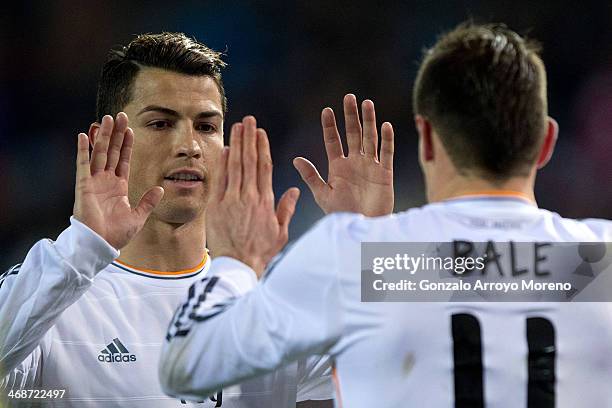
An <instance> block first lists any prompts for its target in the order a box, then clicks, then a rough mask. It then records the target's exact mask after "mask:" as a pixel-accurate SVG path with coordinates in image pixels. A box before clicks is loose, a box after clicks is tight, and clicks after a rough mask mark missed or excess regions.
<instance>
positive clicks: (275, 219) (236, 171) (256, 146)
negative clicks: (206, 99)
mask: <svg viewBox="0 0 612 408" xmlns="http://www.w3.org/2000/svg"><path fill="white" fill-rule="evenodd" d="M299 193H300V191H299V190H298V189H297V188H295V187H294V188H290V189H289V190H287V191H286V192H285V194H283V196H282V197H281V199H280V200H279V202H278V206H277V207H276V210H275V209H274V192H273V190H272V157H271V155H270V144H269V142H268V136H267V135H266V132H265V130H263V129H257V124H256V121H255V118H254V117H252V116H247V117H245V118H244V120H243V121H242V123H236V124H234V125H233V126H232V130H231V136H230V147H229V149H228V148H225V150H224V151H223V156H222V158H221V160H220V163H219V164H218V166H217V168H216V171H215V176H214V178H213V181H212V185H211V194H210V199H209V201H208V205H207V212H206V238H207V246H208V248H209V249H210V251H211V254H212V255H213V256H214V257H217V256H230V257H232V258H236V259H238V260H240V261H242V262H244V263H246V264H247V265H249V266H250V267H251V268H253V270H255V272H256V273H257V276H258V277H261V275H262V273H263V271H264V268H265V266H266V265H267V264H268V262H270V260H271V259H272V258H273V257H274V256H275V255H276V254H277V253H278V252H279V251H280V250H281V249H282V248H283V247H284V246H285V244H286V243H287V239H288V228H289V222H290V221H291V218H292V216H293V213H294V211H295V205H296V203H297V200H298V197H299Z"/></svg>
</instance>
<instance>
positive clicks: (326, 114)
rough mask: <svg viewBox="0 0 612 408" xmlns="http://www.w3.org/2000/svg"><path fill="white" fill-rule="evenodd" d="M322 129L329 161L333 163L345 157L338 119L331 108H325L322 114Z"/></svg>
mask: <svg viewBox="0 0 612 408" xmlns="http://www.w3.org/2000/svg"><path fill="white" fill-rule="evenodd" d="M321 127H322V128H323V142H324V143H325V151H326V152H327V160H328V161H329V162H331V161H333V160H334V159H337V158H338V157H343V156H344V152H343V151H342V141H341V140H340V133H339V132H338V127H337V126H336V117H335V115H334V111H333V110H332V109H331V108H325V109H323V111H322V112H321Z"/></svg>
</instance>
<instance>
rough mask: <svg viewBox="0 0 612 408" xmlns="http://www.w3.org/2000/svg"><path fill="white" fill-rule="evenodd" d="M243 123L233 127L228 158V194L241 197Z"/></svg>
mask: <svg viewBox="0 0 612 408" xmlns="http://www.w3.org/2000/svg"><path fill="white" fill-rule="evenodd" d="M243 130H244V126H243V125H242V123H236V124H234V126H232V131H231V134H230V148H229V156H228V158H227V189H226V194H231V195H235V196H237V197H240V187H241V185H242V132H243Z"/></svg>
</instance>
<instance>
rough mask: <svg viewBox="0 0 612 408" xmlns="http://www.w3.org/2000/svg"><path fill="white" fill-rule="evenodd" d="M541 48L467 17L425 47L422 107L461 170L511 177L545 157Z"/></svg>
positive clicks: (418, 108)
mask: <svg viewBox="0 0 612 408" xmlns="http://www.w3.org/2000/svg"><path fill="white" fill-rule="evenodd" d="M539 50H540V47H539V45H538V44H536V43H534V42H533V41H530V40H526V39H524V38H522V37H521V36H519V35H518V34H517V33H515V32H514V31H512V30H510V29H508V28H507V27H506V26H504V25H502V24H488V25H476V24H473V23H463V24H461V25H459V26H458V27H456V28H455V29H453V30H452V31H450V32H448V33H446V34H444V35H442V36H441V37H440V38H439V39H438V41H437V42H436V44H435V45H434V46H433V47H432V48H430V49H428V50H426V51H425V56H424V58H423V61H422V63H421V66H420V68H419V72H418V75H417V79H416V82H415V86H414V91H413V106H414V110H415V113H417V114H420V115H423V116H424V117H426V118H427V119H428V120H429V121H430V122H431V124H432V127H433V128H434V129H435V130H436V132H437V133H438V134H439V135H440V138H441V140H442V144H443V145H444V147H445V149H446V150H447V151H448V154H449V156H450V158H451V160H452V162H453V164H454V165H455V166H456V167H457V169H458V170H459V171H460V172H462V173H465V172H474V173H475V174H477V175H479V176H481V177H485V178H487V179H491V180H505V179H508V178H509V177H512V176H519V175H526V174H527V172H528V170H529V168H530V166H531V165H533V163H534V162H535V160H536V159H537V155H538V152H539V150H540V147H541V145H542V141H543V135H544V132H545V125H546V116H547V102H546V72H545V70H544V64H543V62H542V60H541V59H540V57H539V56H538V52H539Z"/></svg>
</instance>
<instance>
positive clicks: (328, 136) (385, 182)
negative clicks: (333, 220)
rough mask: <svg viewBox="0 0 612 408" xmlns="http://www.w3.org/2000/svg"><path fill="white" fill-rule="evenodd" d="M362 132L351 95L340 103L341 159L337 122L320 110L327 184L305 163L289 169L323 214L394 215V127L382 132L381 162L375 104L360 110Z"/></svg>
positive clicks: (330, 112)
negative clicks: (344, 144)
mask: <svg viewBox="0 0 612 408" xmlns="http://www.w3.org/2000/svg"><path fill="white" fill-rule="evenodd" d="M362 115H363V129H362V127H361V123H360V120H359V112H358V108H357V100H356V98H355V96H354V95H352V94H349V95H346V96H345V97H344V118H345V123H346V139H347V144H348V149H349V152H348V156H345V155H344V152H343V148H342V142H341V140H340V134H339V132H338V127H337V126H336V118H335V116H334V112H333V110H332V109H331V108H325V109H323V112H322V113H321V125H322V127H323V138H324V142H325V150H326V152H327V159H328V162H329V174H328V180H327V182H325V181H324V180H323V179H322V178H321V175H320V174H319V172H318V171H317V169H316V167H315V166H314V165H313V164H312V163H311V162H310V161H308V160H307V159H305V158H303V157H298V158H296V159H295V160H294V161H293V163H294V165H295V167H296V169H297V170H298V172H299V173H300V175H301V177H302V179H303V180H304V181H305V182H306V184H307V185H308V187H309V188H310V190H311V191H312V193H313V195H314V198H315V201H316V202H317V204H318V205H319V206H320V207H321V209H322V210H323V211H324V212H325V213H326V214H328V213H331V212H338V211H348V212H356V213H361V214H364V215H367V216H372V217H373V216H379V215H386V214H390V213H391V212H393V204H394V196H393V127H392V126H391V124H390V123H388V122H385V123H383V125H382V127H381V136H382V138H381V145H380V160H379V154H378V131H377V128H376V113H375V110H374V103H373V102H372V101H370V100H365V101H364V102H363V104H362Z"/></svg>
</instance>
